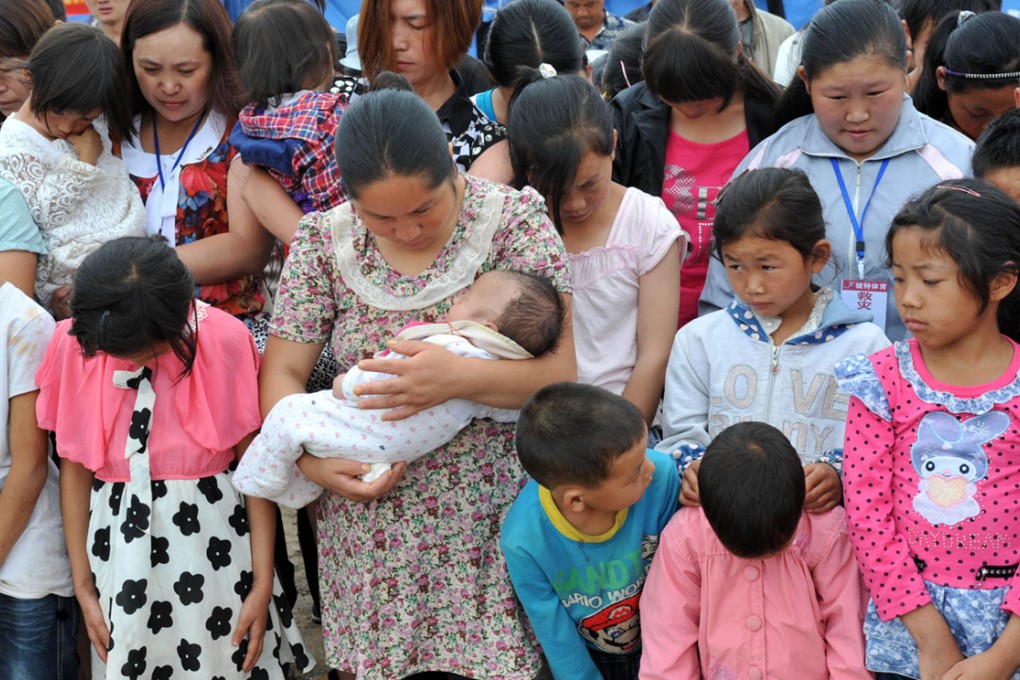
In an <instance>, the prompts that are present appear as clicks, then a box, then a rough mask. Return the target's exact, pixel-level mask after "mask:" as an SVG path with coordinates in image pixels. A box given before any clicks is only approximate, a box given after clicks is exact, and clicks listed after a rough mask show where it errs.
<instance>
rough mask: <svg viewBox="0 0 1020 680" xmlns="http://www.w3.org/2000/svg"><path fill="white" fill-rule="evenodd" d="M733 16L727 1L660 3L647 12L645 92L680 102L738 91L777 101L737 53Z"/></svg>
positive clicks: (775, 89) (767, 81)
mask: <svg viewBox="0 0 1020 680" xmlns="http://www.w3.org/2000/svg"><path fill="white" fill-rule="evenodd" d="M739 45H740V27H739V26H738V24H737V16H736V14H735V13H734V11H733V8H732V7H730V5H729V3H728V2H727V1H726V0H659V1H658V2H656V3H655V6H654V7H652V11H651V12H650V13H649V14H648V29H647V33H646V35H645V50H644V58H643V59H642V66H641V70H642V72H643V74H644V80H645V84H646V85H647V86H648V89H649V90H651V92H652V93H653V94H655V95H657V96H658V97H659V98H661V99H662V100H663V101H665V102H668V103H671V104H678V103H681V102H692V101H700V100H704V99H714V98H716V97H721V98H722V105H721V106H720V107H719V110H720V111H721V110H722V109H724V108H726V107H727V106H728V105H729V103H730V101H731V100H732V99H733V96H734V95H735V94H737V92H738V91H742V92H743V93H744V94H745V95H750V96H752V97H755V98H760V99H766V100H769V101H772V100H775V99H776V97H777V96H778V95H779V91H780V90H779V86H778V85H776V84H775V83H773V82H772V79H771V78H770V77H769V76H767V75H765V74H764V73H762V72H761V70H760V69H758V67H757V66H755V65H754V64H753V63H752V62H751V60H750V59H748V58H747V56H746V55H745V54H744V53H743V52H742V51H741V52H740V54H739V55H738V54H737V50H738V46H739Z"/></svg>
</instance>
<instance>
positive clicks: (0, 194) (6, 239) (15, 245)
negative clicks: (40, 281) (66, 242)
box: [0, 179, 46, 255]
mask: <svg viewBox="0 0 1020 680" xmlns="http://www.w3.org/2000/svg"><path fill="white" fill-rule="evenodd" d="M5 250H27V251H28V252H30V253H38V254H40V255H45V254H46V244H45V243H44V242H43V237H42V232H41V231H40V230H39V227H38V225H36V223H35V221H33V220H32V213H31V212H29V210H28V204H27V203H25V197H24V196H23V195H22V194H21V191H20V190H19V189H18V187H16V186H14V185H13V184H11V183H10V182H8V181H7V180H5V179H0V252H3V251H5Z"/></svg>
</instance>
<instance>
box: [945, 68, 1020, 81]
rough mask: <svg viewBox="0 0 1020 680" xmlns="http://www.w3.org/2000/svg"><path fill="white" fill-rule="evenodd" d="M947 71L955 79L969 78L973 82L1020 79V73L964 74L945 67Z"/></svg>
mask: <svg viewBox="0 0 1020 680" xmlns="http://www.w3.org/2000/svg"><path fill="white" fill-rule="evenodd" d="M942 68H944V69H945V70H946V74H947V75H950V76H953V77H955V78H968V79H971V80H982V79H983V80H1010V79H1012V78H1020V71H1007V72H1005V73H964V72H963V71H957V70H956V69H952V68H949V67H948V66H943V67H942Z"/></svg>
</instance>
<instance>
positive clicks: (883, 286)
mask: <svg viewBox="0 0 1020 680" xmlns="http://www.w3.org/2000/svg"><path fill="white" fill-rule="evenodd" d="M840 297H842V298H843V302H844V303H845V304H846V306H847V308H848V309H851V310H858V311H864V312H869V313H870V314H871V316H872V319H871V320H872V322H873V323H874V324H875V325H876V326H878V327H879V328H881V329H882V332H883V333H884V332H885V311H886V307H887V306H888V305H889V282H888V281H870V280H867V279H843V290H842V291H841V293H840Z"/></svg>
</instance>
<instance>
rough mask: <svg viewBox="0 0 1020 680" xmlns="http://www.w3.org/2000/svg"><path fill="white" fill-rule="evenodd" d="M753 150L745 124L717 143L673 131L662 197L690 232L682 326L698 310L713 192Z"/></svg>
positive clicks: (682, 276) (682, 284)
mask: <svg viewBox="0 0 1020 680" xmlns="http://www.w3.org/2000/svg"><path fill="white" fill-rule="evenodd" d="M750 150H751V147H750V142H748V139H747V130H744V131H742V132H741V133H740V134H738V135H735V136H733V137H731V138H729V139H727V140H724V141H722V142H717V143H715V144H699V143H697V142H692V141H690V140H689V139H684V138H683V137H681V136H680V135H678V134H676V133H675V132H673V131H672V130H670V132H669V140H668V141H667V142H666V168H665V174H664V176H663V180H662V200H663V202H664V203H665V204H666V207H667V208H669V210H670V212H672V213H673V216H674V217H676V219H677V222H679V223H680V227H681V228H682V229H683V230H684V231H685V232H687V250H688V253H689V255H688V256H687V259H686V260H685V261H684V262H683V266H682V268H681V270H680V318H679V320H678V322H677V327H678V328H679V327H680V326H683V325H684V324H685V323H687V322H688V321H690V320H691V319H693V318H695V317H696V316H698V298H699V297H701V289H702V288H704V287H705V276H706V275H707V274H708V261H709V256H710V255H711V252H710V249H711V246H712V223H713V222H714V221H715V198H716V196H717V195H718V194H719V190H720V189H722V188H723V187H724V186H726V182H728V181H729V179H730V176H731V175H733V171H734V170H736V169H737V166H738V165H739V164H740V161H742V160H743V159H744V156H746V155H747V152H748V151H750ZM681 255H682V253H681Z"/></svg>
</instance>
